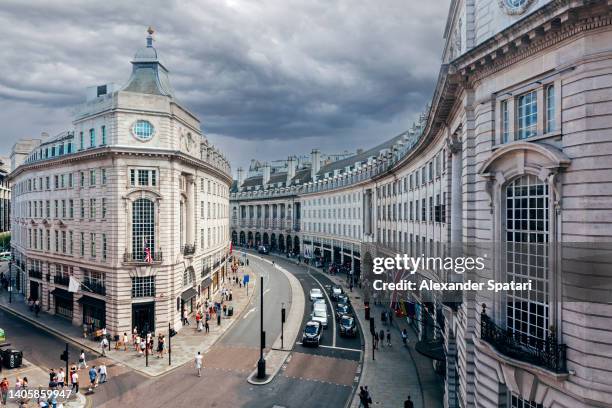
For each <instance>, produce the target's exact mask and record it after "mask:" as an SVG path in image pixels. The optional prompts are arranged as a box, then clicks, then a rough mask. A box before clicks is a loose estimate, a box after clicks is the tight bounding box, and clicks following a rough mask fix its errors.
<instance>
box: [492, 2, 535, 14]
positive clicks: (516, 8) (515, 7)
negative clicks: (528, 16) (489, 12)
mask: <svg viewBox="0 0 612 408" xmlns="http://www.w3.org/2000/svg"><path fill="white" fill-rule="evenodd" d="M531 1H532V0H500V3H501V4H502V6H503V7H504V8H505V9H506V12H507V13H508V14H522V13H523V12H524V11H525V10H526V9H527V7H528V6H529V3H531Z"/></svg>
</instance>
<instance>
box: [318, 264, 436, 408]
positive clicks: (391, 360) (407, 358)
mask: <svg viewBox="0 0 612 408" xmlns="http://www.w3.org/2000/svg"><path fill="white" fill-rule="evenodd" d="M310 268H311V269H315V268H313V267H310ZM315 270H317V271H319V272H320V269H315ZM326 276H327V277H328V278H330V279H331V280H332V281H334V282H335V283H336V284H338V285H341V286H342V287H343V288H344V290H345V292H346V293H347V294H348V296H349V298H350V300H351V305H352V306H353V309H354V311H355V314H356V316H357V318H358V319H359V324H360V325H361V328H362V330H363V334H364V340H365V353H364V357H363V366H362V372H361V378H360V380H359V385H360V386H365V385H367V386H368V389H369V390H370V394H371V395H372V401H373V404H372V405H373V406H374V407H403V406H404V405H403V404H404V401H405V400H406V397H407V396H408V395H410V396H411V399H412V401H413V402H414V406H415V408H438V407H440V408H441V407H442V406H443V396H444V380H443V379H442V377H440V376H439V375H438V374H436V373H435V372H434V370H433V365H432V360H431V359H429V358H427V357H425V356H423V355H421V354H419V353H418V352H417V351H416V350H415V349H414V345H415V344H416V342H417V340H418V339H417V336H416V333H415V332H414V331H413V330H412V329H411V328H408V325H407V324H406V323H405V322H403V321H402V322H400V319H393V327H392V328H391V344H392V345H391V347H387V346H386V340H385V346H384V347H381V346H380V345H379V348H378V350H376V351H375V352H374V358H375V359H374V360H372V336H371V335H370V323H369V322H368V321H367V320H366V319H365V308H364V304H363V299H364V298H363V292H362V290H361V289H359V288H358V287H354V288H353V291H352V292H351V291H349V289H348V285H347V284H346V278H345V276H344V275H329V274H326ZM382 311H383V307H382V306H375V305H373V304H372V303H370V313H371V316H373V317H374V320H375V326H376V330H377V331H378V330H380V329H381V328H383V329H384V330H385V333H386V331H387V328H388V327H389V326H387V325H382V324H381V322H380V314H381V312H382ZM398 323H399V325H400V326H401V327H398ZM403 328H408V338H409V347H404V346H403V344H402V337H401V335H400V331H401V329H403ZM350 406H351V408H358V407H359V396H358V393H355V395H354V397H353V401H352V403H351V405H350Z"/></svg>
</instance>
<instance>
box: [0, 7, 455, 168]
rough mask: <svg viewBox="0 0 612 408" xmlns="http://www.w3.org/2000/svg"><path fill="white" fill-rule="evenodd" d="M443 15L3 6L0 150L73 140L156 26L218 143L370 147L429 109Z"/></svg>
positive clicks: (428, 11)
mask: <svg viewBox="0 0 612 408" xmlns="http://www.w3.org/2000/svg"><path fill="white" fill-rule="evenodd" d="M447 8H448V4H446V2H444V1H433V2H414V1H408V0H405V1H400V0H388V1H328V0H321V1H312V0H310V1H301V2H298V1H286V0H285V1H272V0H268V1H259V2H254V1H230V0H228V1H224V2H220V1H218V0H210V1H198V2H168V1H148V2H140V1H139V2H136V1H134V2H130V1H105V2H82V1H62V2H48V1H40V2H31V1H30V2H28V4H24V2H22V1H10V0H9V1H6V0H5V1H3V2H2V5H1V6H0V46H1V50H2V51H1V52H2V58H0V72H1V73H2V75H0V119H3V120H5V121H6V120H7V119H8V116H7V115H13V116H10V118H11V119H12V122H13V123H12V125H11V126H9V127H8V128H5V129H3V132H4V134H3V135H2V146H0V148H1V149H0V150H1V151H4V152H7V151H8V149H10V145H11V144H12V142H13V141H14V140H15V139H17V138H19V137H24V136H34V135H36V134H38V133H39V132H40V131H49V132H50V133H55V132H57V131H60V130H63V129H64V128H66V127H69V125H70V124H69V123H68V122H66V117H69V111H70V110H71V109H72V108H73V107H74V105H75V104H77V103H79V102H80V101H81V100H82V99H83V91H84V88H85V87H87V86H91V85H94V84H99V83H105V82H116V83H118V84H123V83H124V82H125V81H126V80H127V78H128V76H129V72H130V66H129V64H128V61H129V60H130V59H131V57H132V55H133V54H134V51H135V50H136V49H137V48H138V47H141V46H142V45H143V44H144V29H145V28H146V26H147V25H149V24H152V25H153V26H154V27H155V28H156V29H157V34H156V43H155V45H156V47H157V49H158V52H159V54H160V56H161V60H162V62H163V63H164V64H165V65H166V66H167V67H168V68H169V69H170V71H171V81H172V83H173V86H174V88H175V89H176V93H177V97H178V98H179V99H180V100H181V101H183V102H184V103H185V104H186V105H187V106H188V107H189V108H190V110H192V111H193V112H194V113H196V114H197V115H198V116H199V117H200V119H201V120H202V123H203V131H204V132H205V133H207V134H209V135H211V139H213V142H214V141H215V140H214V138H215V137H219V138H220V140H225V141H227V140H243V141H248V143H251V144H252V143H255V144H256V143H258V142H260V143H262V144H266V145H267V144H268V143H267V142H265V143H264V141H267V140H271V141H272V140H285V141H286V140H292V141H294V142H295V145H296V147H297V146H300V148H301V147H302V146H304V147H305V146H307V145H308V144H309V143H311V142H312V143H319V144H323V145H326V146H328V148H329V149H332V150H334V149H335V150H337V151H342V150H344V149H346V148H350V149H354V148H355V147H356V145H355V142H356V141H359V142H362V141H363V142H365V143H366V146H369V145H372V144H374V143H377V142H379V141H381V140H384V139H387V138H390V137H392V136H394V135H395V134H396V133H399V132H401V131H402V130H404V129H405V128H407V127H408V126H409V124H410V123H411V122H412V120H413V119H414V118H415V117H416V115H417V114H418V113H419V112H420V111H421V110H422V108H423V106H424V104H425V103H426V102H427V101H428V100H429V98H430V96H431V94H432V87H433V83H434V81H435V77H436V75H437V72H438V67H439V63H440V61H439V56H440V52H441V51H440V50H441V45H442V30H443V23H444V19H445V17H446V15H445V14H446V13H445V12H446V10H447ZM17 112H19V116H18V117H15V116H14V115H15V113H17ZM54 112H55V114H54ZM36 115H45V118H44V119H37V118H35V116H36ZM53 117H56V118H57V119H58V121H57V122H54V121H53ZM60 119H61V121H59V120H60ZM41 124H44V125H46V126H48V127H47V128H38V127H37V125H41ZM302 139H306V140H302ZM330 141H332V143H330ZM220 144H221V145H222V144H223V143H220ZM313 147H314V146H313ZM228 153H229V155H230V158H232V159H234V158H236V159H238V161H242V160H244V157H242V154H240V155H238V156H237V155H236V153H233V154H232V152H228ZM272 153H274V152H272ZM289 153H290V152H289ZM294 153H300V152H298V151H295V152H294ZM269 154H270V153H269ZM262 158H263V159H272V158H274V156H271V157H262ZM234 167H235V166H234Z"/></svg>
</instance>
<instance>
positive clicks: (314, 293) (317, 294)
mask: <svg viewBox="0 0 612 408" xmlns="http://www.w3.org/2000/svg"><path fill="white" fill-rule="evenodd" d="M315 299H323V292H321V289H319V288H312V289H310V301H311V302H314V300H315Z"/></svg>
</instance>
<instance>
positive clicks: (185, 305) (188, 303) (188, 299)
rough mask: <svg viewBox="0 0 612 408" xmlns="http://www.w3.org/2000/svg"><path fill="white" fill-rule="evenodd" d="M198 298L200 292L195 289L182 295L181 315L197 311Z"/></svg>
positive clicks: (188, 290)
mask: <svg viewBox="0 0 612 408" xmlns="http://www.w3.org/2000/svg"><path fill="white" fill-rule="evenodd" d="M197 296H198V291H197V290H195V289H194V288H189V289H187V290H185V291H183V293H181V313H183V312H184V311H187V313H189V314H191V313H193V311H194V309H195V300H196V298H197Z"/></svg>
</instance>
